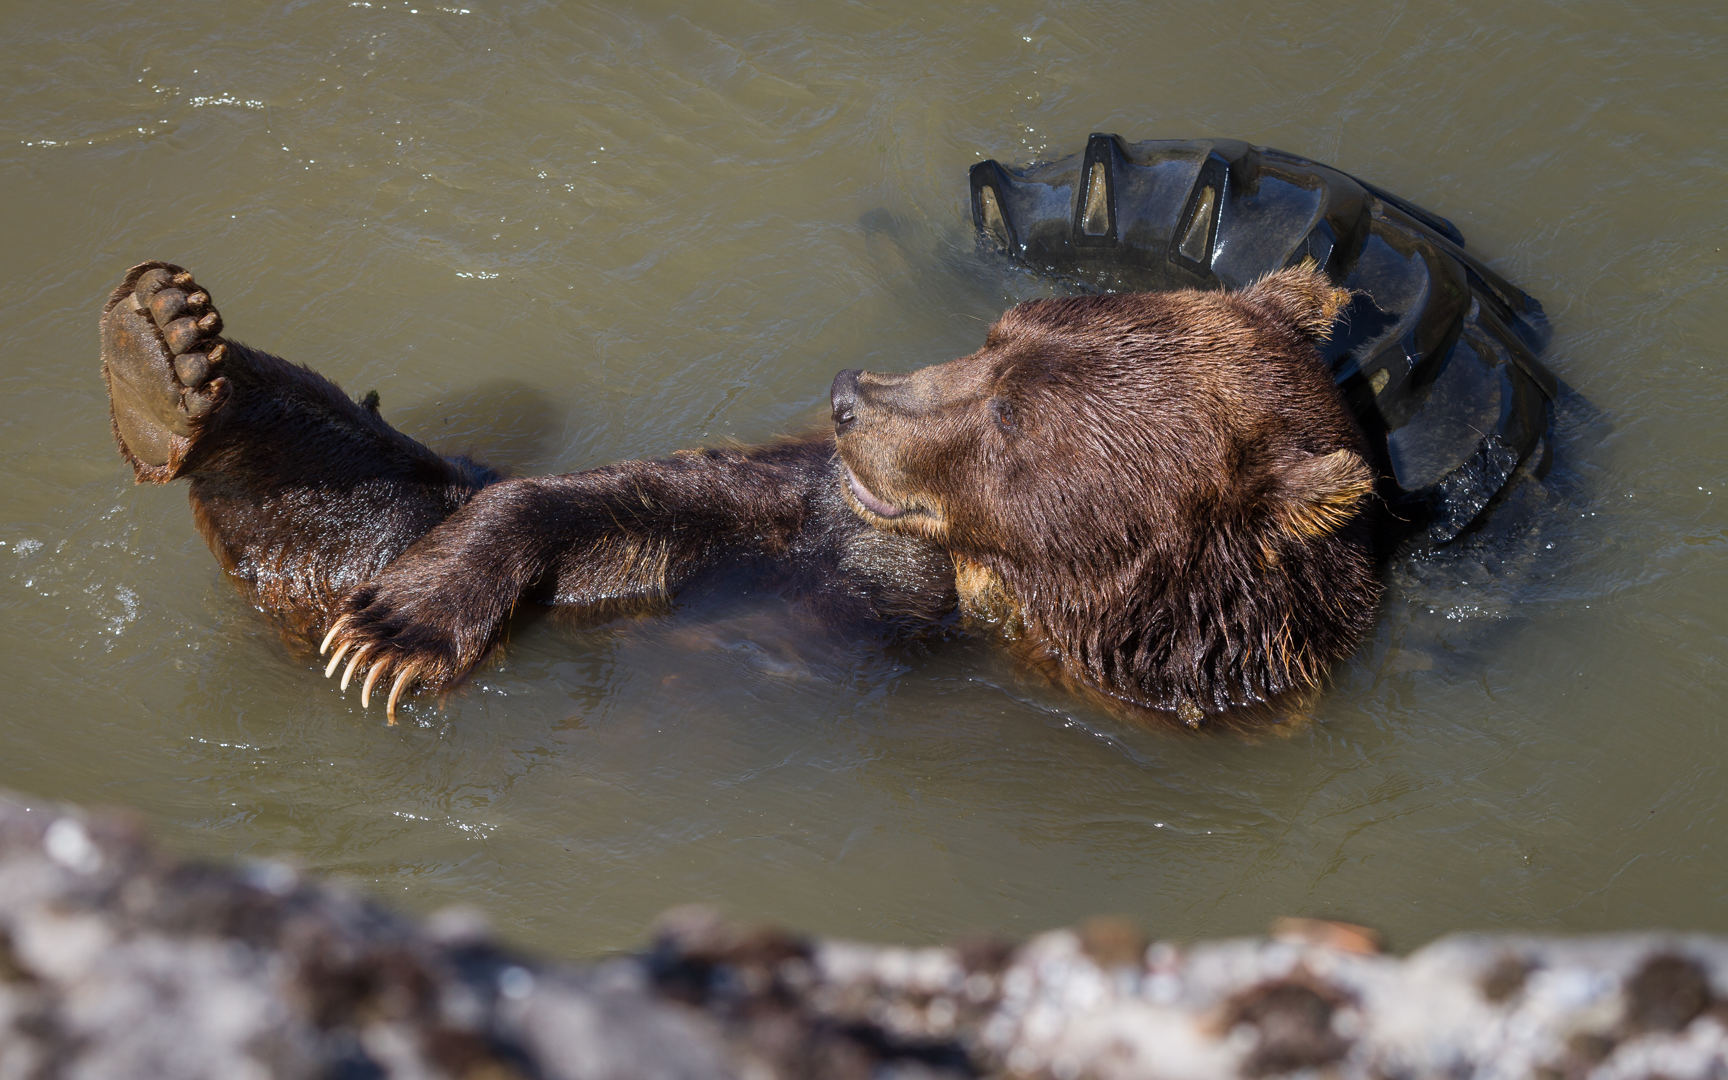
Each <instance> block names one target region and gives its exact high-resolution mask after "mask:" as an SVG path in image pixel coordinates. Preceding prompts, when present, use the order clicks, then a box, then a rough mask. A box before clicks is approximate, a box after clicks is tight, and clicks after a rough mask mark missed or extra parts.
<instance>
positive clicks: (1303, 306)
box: [1236, 259, 1351, 341]
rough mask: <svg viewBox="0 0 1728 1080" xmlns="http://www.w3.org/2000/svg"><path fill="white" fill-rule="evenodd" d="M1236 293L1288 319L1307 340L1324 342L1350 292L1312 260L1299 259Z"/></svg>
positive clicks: (1343, 307) (1346, 302) (1347, 303)
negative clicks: (1335, 282)
mask: <svg viewBox="0 0 1728 1080" xmlns="http://www.w3.org/2000/svg"><path fill="white" fill-rule="evenodd" d="M1236 295H1238V296H1240V297H1241V298H1242V299H1244V300H1246V301H1248V302H1249V303H1251V304H1254V305H1256V306H1257V307H1262V308H1266V309H1268V310H1270V311H1272V312H1274V313H1276V314H1278V315H1279V316H1282V317H1283V318H1285V319H1288V320H1289V321H1290V322H1292V323H1294V324H1295V325H1296V329H1297V330H1300V331H1301V332H1302V333H1303V334H1305V335H1307V337H1308V338H1309V339H1311V340H1313V341H1324V340H1326V338H1327V336H1328V335H1330V334H1331V332H1332V324H1333V323H1334V322H1336V321H1337V319H1338V314H1339V312H1341V311H1343V310H1344V309H1345V307H1347V306H1348V305H1349V303H1350V295H1351V294H1350V290H1349V289H1340V288H1338V287H1337V286H1336V285H1334V284H1332V279H1331V278H1328V277H1327V276H1326V275H1325V274H1324V273H1323V272H1321V270H1320V268H1319V267H1317V266H1315V265H1314V260H1313V259H1303V260H1302V261H1301V262H1300V263H1299V264H1297V265H1295V266H1286V267H1285V268H1284V269H1282V270H1277V271H1274V272H1273V273H1270V274H1267V275H1266V276H1265V277H1263V278H1261V279H1260V280H1259V281H1256V282H1255V283H1254V284H1252V285H1250V286H1248V287H1247V288H1246V289H1243V290H1242V291H1241V292H1239V293H1237V294H1236Z"/></svg>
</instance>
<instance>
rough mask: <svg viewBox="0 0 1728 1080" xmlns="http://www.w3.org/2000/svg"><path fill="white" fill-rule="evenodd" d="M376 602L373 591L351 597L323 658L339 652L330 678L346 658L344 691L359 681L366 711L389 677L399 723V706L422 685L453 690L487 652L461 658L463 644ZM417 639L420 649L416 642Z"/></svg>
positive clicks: (391, 707)
mask: <svg viewBox="0 0 1728 1080" xmlns="http://www.w3.org/2000/svg"><path fill="white" fill-rule="evenodd" d="M375 599H376V598H375V596H374V594H373V590H372V588H371V587H363V588H362V589H361V590H360V591H359V592H357V593H355V594H354V595H353V596H350V597H349V599H348V600H347V601H346V602H345V603H344V605H343V606H344V607H345V608H346V609H347V610H346V611H345V612H344V613H343V614H342V615H340V616H339V617H338V618H337V619H336V621H335V623H333V624H332V625H331V627H330V630H329V631H328V632H327V633H326V634H325V635H324V640H323V642H322V644H321V646H320V648H319V650H318V651H319V655H323V654H325V653H327V652H330V651H331V649H332V647H334V649H335V651H334V652H333V653H331V655H330V659H329V661H328V662H327V663H326V665H325V667H324V677H325V678H330V677H332V676H334V675H335V674H336V669H337V667H338V666H340V665H342V664H343V660H344V658H346V660H347V664H346V666H344V667H343V669H342V682H341V688H342V689H343V690H344V691H346V690H347V689H348V684H349V683H350V682H353V681H355V680H356V679H359V680H360V707H361V708H370V707H371V704H372V691H373V689H374V688H377V687H379V686H380V685H381V684H382V683H384V682H385V680H387V679H388V680H389V686H390V693H389V696H388V697H386V698H385V705H384V714H385V719H386V720H387V721H388V722H389V723H391V724H394V723H395V722H396V704H397V702H399V701H401V700H402V695H404V694H406V693H409V692H411V691H413V690H415V689H416V688H418V687H425V688H426V689H445V688H448V687H449V686H451V685H453V684H454V683H456V682H458V681H460V680H461V677H462V676H463V675H464V674H466V673H467V672H468V671H469V670H470V669H471V668H472V667H473V666H474V664H475V663H477V662H478V660H479V658H480V656H482V655H484V653H485V651H486V650H485V648H484V646H481V647H477V648H472V649H469V650H468V651H469V652H471V653H472V654H473V655H472V658H471V659H468V660H466V661H464V660H461V659H459V658H458V656H457V655H454V654H459V653H461V652H462V651H463V650H462V647H461V644H460V643H459V642H458V641H451V640H444V639H441V638H440V637H438V636H437V635H436V634H432V633H428V632H426V631H424V630H423V629H421V628H417V627H413V626H412V625H411V623H410V622H409V620H410V619H411V618H412V616H411V615H410V614H409V613H407V612H402V611H398V610H395V609H394V608H393V607H392V606H391V605H388V604H375ZM415 640H418V641H419V644H418V645H414V644H410V642H411V641H415ZM362 675H363V676H364V678H361V676H362ZM380 693H382V691H380Z"/></svg>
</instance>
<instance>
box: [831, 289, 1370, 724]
mask: <svg viewBox="0 0 1728 1080" xmlns="http://www.w3.org/2000/svg"><path fill="white" fill-rule="evenodd" d="M1347 297H1348V294H1347V293H1345V292H1344V291H1343V290H1340V289H1336V288H1333V287H1332V286H1331V285H1330V284H1329V283H1327V282H1326V279H1325V278H1324V276H1322V275H1320V274H1319V273H1317V272H1314V271H1312V270H1309V269H1306V268H1297V269H1291V270H1286V271H1282V272H1280V273H1279V274H1276V275H1272V276H1270V277H1268V278H1266V279H1264V280H1262V281H1261V282H1259V283H1258V284H1256V285H1255V286H1253V287H1251V288H1249V289H1247V290H1244V291H1243V292H1240V293H1236V294H1221V293H1202V292H1172V293H1139V294H1126V295H1120V296H1099V297H1078V298H1072V299H1062V300H1043V301H1035V302H1032V303H1027V304H1021V305H1020V306H1018V307H1016V308H1014V309H1013V310H1011V311H1009V312H1008V313H1007V314H1005V315H1004V316H1003V317H1002V319H1001V320H1000V321H998V322H997V324H996V325H995V326H994V327H993V328H992V329H991V331H990V334H989V337H988V339H987V340H986V343H985V346H984V348H982V349H980V350H979V351H978V352H977V353H974V354H973V355H972V356H969V357H964V358H962V359H959V360H955V361H952V362H950V363H948V364H943V365H939V366H936V367H931V368H925V369H923V370H921V371H916V372H913V373H911V374H909V375H874V374H869V373H847V374H845V375H843V376H842V378H841V380H840V381H839V382H837V389H836V393H837V394H839V395H841V396H843V397H844V398H845V401H844V403H843V404H844V406H845V408H844V410H843V411H844V412H845V413H846V415H847V416H848V417H849V419H848V420H847V421H846V422H845V423H844V424H843V425H842V427H841V430H840V436H839V447H840V454H841V458H842V460H843V461H844V462H845V463H846V464H847V465H848V466H849V467H850V468H851V470H852V473H853V475H854V476H856V478H857V480H858V482H859V483H860V484H861V485H862V486H863V487H864V488H865V489H866V492H867V494H868V495H869V496H871V497H872V500H873V501H875V502H878V503H886V504H887V505H888V506H890V507H892V508H894V509H895V510H898V511H900V512H899V513H898V514H896V515H895V516H892V517H884V516H882V515H879V514H876V513H873V512H872V511H871V509H870V508H869V507H868V506H866V505H865V503H864V502H863V501H861V500H860V499H859V498H858V497H857V496H856V494H855V493H853V502H854V505H855V507H856V508H857V509H858V510H859V512H860V513H862V514H863V515H865V516H866V517H867V518H869V519H871V520H873V521H874V522H875V524H877V526H878V527H880V528H883V529H887V530H890V531H896V532H902V533H906V534H908V535H914V536H918V537H921V538H924V539H928V540H931V541H933V542H935V543H938V544H940V545H942V546H943V547H944V548H946V549H947V550H949V551H950V552H952V553H953V555H954V557H955V560H956V563H957V564H958V565H960V566H962V567H964V568H965V569H964V572H963V573H962V574H961V577H960V580H961V581H962V583H963V584H962V589H961V595H962V597H963V598H965V597H966V596H967V595H968V594H969V593H970V592H973V591H977V592H979V593H981V594H983V595H985V596H986V597H987V598H988V599H987V600H986V601H985V602H984V603H982V604H981V605H980V606H981V607H984V608H986V609H989V610H992V611H1000V610H1003V609H1005V608H1012V610H1013V611H1014V612H1015V615H1016V617H1017V619H1018V621H1019V622H1020V623H1021V624H1022V625H1023V626H1024V630H1025V633H1026V635H1027V636H1028V637H1030V638H1031V639H1033V642H1034V643H1035V650H1034V651H1036V650H1037V649H1042V650H1047V651H1048V652H1049V654H1050V655H1051V656H1052V658H1053V660H1054V666H1056V667H1057V668H1059V669H1060V670H1061V671H1062V672H1064V673H1065V674H1066V675H1067V676H1068V677H1069V679H1070V680H1071V681H1073V682H1076V683H1078V684H1080V685H1082V686H1087V687H1091V688H1093V689H1094V690H1098V691H1101V692H1103V693H1104V694H1106V695H1108V696H1109V697H1111V698H1113V699H1115V700H1117V701H1119V702H1122V703H1125V704H1128V705H1130V706H1137V707H1141V708H1147V709H1154V710H1161V711H1173V712H1182V713H1187V714H1189V715H1190V716H1192V710H1193V709H1198V710H1199V712H1201V713H1204V714H1217V713H1221V712H1225V711H1228V710H1232V709H1236V708H1240V707H1243V706H1251V705H1256V704H1259V703H1264V702H1267V701H1269V700H1271V699H1274V698H1276V697H1278V696H1280V695H1283V694H1286V693H1287V692H1290V691H1296V690H1300V689H1302V688H1304V687H1312V686H1315V685H1317V684H1318V683H1319V681H1320V680H1321V678H1322V677H1323V676H1324V673H1325V671H1326V669H1327V667H1328V666H1329V665H1330V664H1331V663H1332V662H1334V661H1336V660H1338V659H1339V658H1341V657H1343V656H1345V655H1347V654H1348V653H1349V652H1350V651H1351V650H1352V649H1353V648H1354V646H1355V643H1356V642H1357V640H1359V638H1360V636H1361V634H1362V633H1363V632H1364V631H1365V630H1366V629H1367V627H1368V625H1369V623H1370V621H1371V620H1372V618H1373V613H1374V608H1375V604H1376V600H1377V597H1378V586H1377V584H1376V581H1375V574H1374V566H1373V560H1372V557H1371V555H1370V551H1369V535H1368V526H1367V523H1366V521H1365V519H1364V513H1363V511H1364V508H1365V507H1366V505H1367V503H1368V499H1369V496H1370V494H1371V492H1372V488H1373V474H1372V472H1371V471H1370V469H1369V467H1368V465H1367V463H1366V446H1365V444H1364V442H1363V439H1362V436H1361V433H1360V432H1359V430H1358V429H1357V427H1356V425H1355V423H1354V421H1353V420H1352V419H1351V417H1350V415H1349V413H1348V411H1347V410H1346V408H1345V406H1344V404H1343V402H1342V400H1341V399H1340V398H1339V396H1338V393H1337V391H1336V389H1335V388H1334V387H1333V384H1332V381H1331V379H1330V378H1329V377H1328V375H1327V374H1326V372H1325V371H1324V370H1323V368H1322V366H1321V364H1320V362H1319V359H1318V357H1317V355H1316V353H1315V350H1314V347H1313V344H1312V337H1311V335H1313V334H1314V333H1315V332H1316V328H1321V329H1323V328H1325V327H1329V326H1330V324H1331V317H1332V316H1333V315H1335V314H1336V312H1337V311H1338V310H1340V308H1341V307H1342V306H1343V303H1344V302H1345V300H1346V299H1347ZM848 376H850V378H848ZM842 384H844V385H842ZM968 582H978V583H984V584H982V585H975V586H972V587H970V588H969V587H968V586H967V584H966V583H968Z"/></svg>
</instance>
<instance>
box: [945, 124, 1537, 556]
mask: <svg viewBox="0 0 1728 1080" xmlns="http://www.w3.org/2000/svg"><path fill="white" fill-rule="evenodd" d="M971 176H972V219H973V223H974V224H975V225H976V227H977V230H978V236H979V241H980V243H981V244H982V245H984V246H985V247H986V248H989V249H992V250H995V251H1000V252H1003V253H1005V254H1006V255H1008V256H1009V257H1010V258H1012V259H1014V260H1015V261H1017V262H1019V263H1021V264H1023V265H1025V266H1026V267H1028V268H1030V269H1032V270H1035V271H1038V272H1040V273H1045V274H1053V275H1056V276H1058V277H1061V278H1064V279H1067V280H1069V281H1071V282H1072V283H1074V284H1075V285H1077V286H1079V287H1081V288H1084V289H1092V290H1109V291H1115V292H1120V291H1129V290H1157V289H1171V288H1181V287H1194V288H1203V289H1207V288H1214V289H1215V288H1241V287H1243V286H1245V285H1248V284H1250V283H1252V282H1253V281H1254V280H1255V279H1257V278H1259V277H1261V276H1262V275H1264V274H1268V273H1270V272H1272V271H1274V270H1277V269H1280V268H1281V267H1285V266H1290V265H1294V264H1295V263H1298V262H1300V261H1302V260H1303V259H1313V260H1314V261H1315V262H1316V263H1317V264H1318V265H1319V266H1320V267H1322V268H1323V269H1324V270H1325V271H1326V272H1327V274H1328V275H1329V276H1330V277H1331V278H1332V280H1333V281H1335V282H1337V283H1338V284H1340V285H1343V286H1345V287H1346V288H1349V289H1352V290H1355V292H1356V298H1355V300H1354V302H1353V303H1352V304H1351V306H1350V308H1349V309H1348V311H1347V312H1346V314H1345V316H1344V317H1343V319H1342V321H1341V322H1340V324H1339V326H1338V327H1336V328H1335V329H1334V331H1333V334H1332V337H1331V338H1330V339H1329V340H1328V341H1327V342H1325V343H1324V344H1323V345H1322V346H1321V353H1322V355H1323V356H1324V358H1325V360H1326V362H1327V363H1328V364H1329V365H1330V366H1331V369H1332V371H1333V373H1334V376H1335V377H1336V379H1337V381H1338V385H1339V387H1340V389H1342V391H1343V393H1344V397H1345V400H1346V401H1348V402H1349V404H1350V407H1351V408H1352V409H1353V410H1354V411H1355V413H1356V416H1357V419H1358V420H1359V421H1360V422H1361V424H1362V426H1363V429H1364V430H1365V431H1366V432H1367V435H1368V438H1369V442H1370V444H1371V445H1372V446H1373V448H1374V450H1375V452H1376V454H1377V455H1378V456H1379V457H1380V461H1379V462H1378V463H1377V464H1378V465H1379V466H1380V468H1381V471H1382V474H1383V475H1384V476H1386V477H1388V480H1387V482H1386V483H1385V484H1383V485H1382V487H1383V489H1384V490H1383V491H1382V494H1383V495H1384V496H1385V497H1386V499H1387V501H1388V503H1389V504H1390V505H1391V507H1392V510H1393V516H1394V518H1395V519H1398V520H1401V521H1404V522H1408V527H1409V528H1410V529H1412V530H1416V529H1420V530H1425V531H1426V532H1427V534H1428V536H1429V538H1430V539H1431V540H1432V541H1433V542H1435V543H1446V542H1448V541H1450V540H1452V539H1454V538H1455V537H1457V536H1458V535H1459V534H1461V533H1463V532H1464V531H1465V530H1467V529H1469V528H1470V527H1471V526H1472V525H1473V524H1474V523H1476V522H1477V521H1478V519H1479V518H1481V516H1482V515H1483V513H1484V511H1485V510H1486V509H1487V508H1488V507H1490V506H1491V505H1492V504H1493V503H1494V501H1495V498H1496V497H1497V496H1498V495H1500V494H1501V492H1502V491H1503V490H1504V489H1505V488H1506V487H1507V485H1508V484H1509V483H1510V482H1511V481H1512V479H1513V478H1514V477H1515V476H1516V475H1517V474H1518V472H1519V469H1520V466H1523V465H1525V464H1526V463H1528V464H1529V466H1530V467H1531V468H1532V469H1534V470H1535V471H1537V472H1538V473H1539V472H1540V470H1541V469H1542V468H1545V466H1546V461H1547V457H1546V455H1547V441H1546V435H1547V432H1548V423H1549V415H1550V412H1551V408H1550V405H1551V403H1552V401H1553V398H1554V396H1555V394H1556V393H1557V392H1558V383H1557V382H1556V380H1555V378H1554V376H1553V375H1552V374H1550V373H1549V372H1548V370H1547V368H1545V367H1544V366H1543V365H1542V363H1541V361H1540V360H1539V359H1538V357H1539V355H1540V354H1541V352H1542V351H1543V349H1544V348H1545V347H1546V346H1547V343H1548V336H1549V335H1548V323H1547V319H1546V317H1545V316H1544V315H1543V313H1542V306H1541V305H1540V304H1538V303H1537V302H1536V301H1535V300H1534V299H1532V298H1531V297H1529V296H1528V295H1526V294H1525V293H1524V292H1523V291H1522V290H1520V289H1518V288H1515V287H1514V286H1512V285H1511V284H1510V283H1508V282H1507V281H1506V280H1505V279H1503V278H1501V277H1500V276H1499V275H1498V274H1496V273H1494V272H1493V271H1492V270H1490V269H1488V268H1487V267H1486V266H1484V265H1482V263H1480V262H1479V261H1477V260H1476V259H1475V258H1474V257H1473V256H1471V255H1470V254H1469V253H1467V252H1466V251H1465V250H1464V237H1463V236H1462V235H1461V234H1460V233H1459V232H1458V230H1457V229H1456V228H1454V227H1453V225H1452V223H1451V222H1449V221H1447V220H1446V219H1445V218H1443V217H1440V216H1439V215H1436V214H1432V213H1429V212H1428V211H1426V210H1424V209H1422V208H1421V207H1419V206H1416V205H1415V204H1413V203H1410V202H1407V201H1405V200H1404V199H1401V198H1399V197H1397V196H1396V195H1392V194H1391V193H1389V192H1386V191H1382V190H1381V189H1379V188H1377V187H1375V186H1373V185H1372V184H1368V183H1366V182H1364V181H1361V180H1357V179H1356V178H1355V177H1352V176H1349V175H1348V174H1346V173H1342V172H1339V171H1338V170H1337V169H1333V168H1330V167H1328V166H1326V165H1321V164H1319V163H1317V162H1313V161H1309V160H1307V159H1305V158H1301V157H1298V156H1296V155H1294V154H1287V153H1284V152H1282V151H1279V150H1272V149H1268V148H1266V147H1264V146H1250V145H1249V144H1248V143H1245V142H1239V141H1236V140H1233V139H1203V140H1194V141H1176V140H1152V141H1147V142H1139V143H1127V142H1124V141H1123V140H1122V139H1121V138H1120V137H1119V136H1116V135H1103V134H1094V135H1093V136H1092V137H1091V139H1090V140H1088V142H1087V144H1086V149H1085V151H1084V152H1083V153H1080V154H1075V155H1073V156H1071V157H1066V158H1063V159H1062V160H1060V161H1054V162H1049V163H1043V164H1035V165H1031V166H1028V167H1026V168H1024V169H1010V168H1007V167H1005V166H1003V165H1001V164H1000V163H998V162H996V161H994V160H989V161H981V162H979V163H978V164H976V165H974V166H973V167H972V173H971Z"/></svg>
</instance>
